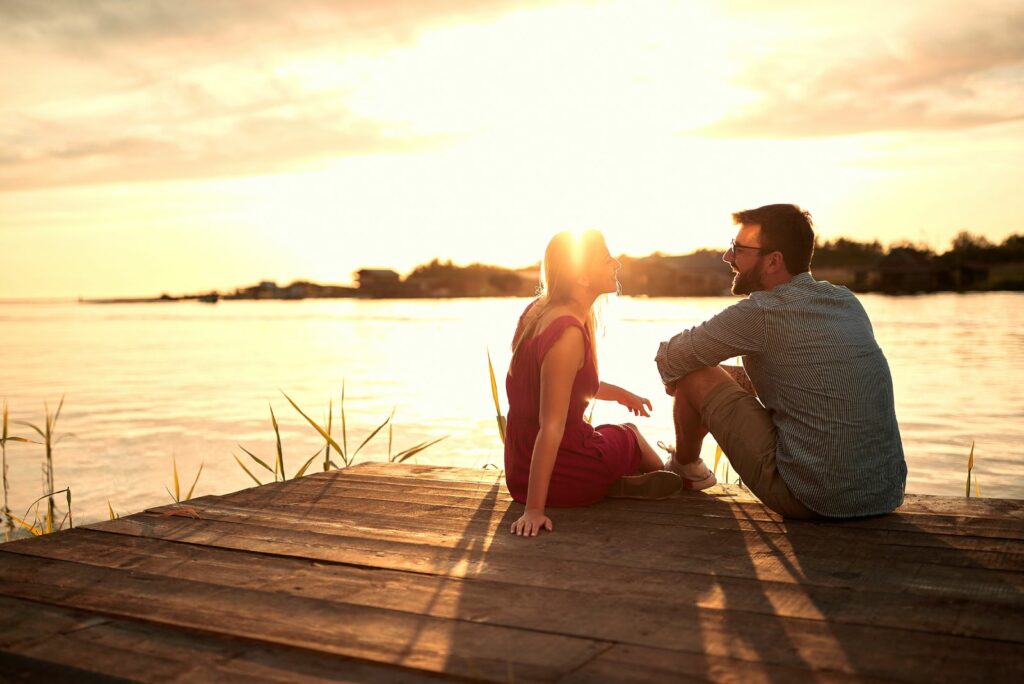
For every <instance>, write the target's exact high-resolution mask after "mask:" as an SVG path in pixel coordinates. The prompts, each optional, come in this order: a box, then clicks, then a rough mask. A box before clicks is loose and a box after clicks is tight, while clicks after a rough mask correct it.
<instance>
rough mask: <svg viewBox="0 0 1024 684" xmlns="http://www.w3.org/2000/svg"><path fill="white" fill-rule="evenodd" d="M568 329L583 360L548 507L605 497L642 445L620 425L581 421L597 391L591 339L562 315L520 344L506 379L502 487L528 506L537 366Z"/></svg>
mask: <svg viewBox="0 0 1024 684" xmlns="http://www.w3.org/2000/svg"><path fill="white" fill-rule="evenodd" d="M572 326H575V327H577V328H579V329H580V330H582V331H583V345H584V355H583V356H584V358H585V359H586V361H585V362H584V364H583V368H581V369H580V370H579V371H578V372H577V373H576V379H575V381H574V382H573V385H572V394H571V395H570V397H569V410H568V414H567V415H566V419H565V433H564V434H563V435H562V443H561V444H560V445H559V447H558V456H557V457H556V458H555V467H554V469H553V470H552V472H551V484H550V486H549V488H548V500H547V504H546V505H548V506H555V507H568V506H587V505H589V504H593V503H596V502H598V501H600V500H601V499H603V498H604V496H605V493H607V491H608V488H609V487H610V486H611V485H612V483H613V482H615V480H617V479H619V478H620V477H622V476H623V475H631V474H633V473H635V472H636V471H637V470H638V469H639V468H640V446H639V444H637V440H636V435H634V434H633V432H632V431H631V430H630V429H629V428H626V427H623V426H622V425H599V426H597V427H596V428H594V427H591V426H590V425H589V424H588V423H587V422H586V421H585V420H583V412H584V411H585V410H586V408H587V404H588V403H589V399H590V398H591V397H593V396H594V395H595V394H596V393H597V388H598V385H599V382H598V379H597V366H596V365H595V364H594V359H593V356H592V355H591V353H590V345H591V341H590V336H589V335H588V334H587V329H586V327H585V326H584V325H583V324H582V323H580V322H579V321H578V320H576V318H575V317H573V316H561V317H559V318H557V319H555V320H554V321H552V322H551V323H550V324H549V325H548V327H547V328H545V329H544V330H543V331H542V332H540V333H539V334H537V335H535V336H534V337H533V338H531V339H529V340H525V341H524V342H523V343H522V346H521V347H520V350H519V353H518V354H517V355H516V358H515V359H514V361H513V365H512V367H511V368H510V369H509V371H510V372H509V374H508V377H507V378H506V379H505V390H506V392H507V393H508V418H507V427H506V430H505V484H506V485H507V486H508V491H509V493H510V494H512V498H513V499H515V500H516V501H518V502H519V503H526V493H527V489H528V487H529V482H530V462H531V461H532V458H533V445H534V442H536V440H537V433H538V432H539V431H540V425H539V423H538V415H539V409H540V367H541V363H542V362H543V360H544V355H545V354H547V352H548V350H549V349H551V347H552V346H554V344H555V342H557V341H558V339H559V338H560V337H561V336H562V334H563V333H564V332H565V330H566V329H567V328H569V327H572Z"/></svg>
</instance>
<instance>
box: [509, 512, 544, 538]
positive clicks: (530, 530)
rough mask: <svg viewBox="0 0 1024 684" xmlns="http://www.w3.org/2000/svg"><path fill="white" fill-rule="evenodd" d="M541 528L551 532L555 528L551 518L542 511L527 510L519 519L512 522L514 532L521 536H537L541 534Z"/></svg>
mask: <svg viewBox="0 0 1024 684" xmlns="http://www.w3.org/2000/svg"><path fill="white" fill-rule="evenodd" d="M541 528H544V529H546V530H547V531H548V532H551V531H552V530H553V529H554V527H552V525H551V518H549V517H548V516H546V515H544V513H543V512H542V511H530V510H527V511H526V512H525V513H523V515H522V516H520V518H519V520H516V521H515V522H514V523H512V534H515V535H519V536H520V537H536V536H537V535H538V534H540V530H541Z"/></svg>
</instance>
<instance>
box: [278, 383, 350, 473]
mask: <svg viewBox="0 0 1024 684" xmlns="http://www.w3.org/2000/svg"><path fill="white" fill-rule="evenodd" d="M281 394H284V392H281ZM284 398H285V399H287V400H288V403H289V404H291V405H292V408H294V409H295V410H296V411H298V412H299V415H300V416H302V417H303V418H305V419H306V422H307V423H309V424H310V425H312V426H313V429H314V430H316V431H317V432H319V433H320V436H321V437H323V438H324V439H326V440H327V442H328V443H329V444H330V445H331V446H333V447H334V449H335V451H337V452H338V453H339V454H341V458H342V459H343V460H345V456H346V453H345V450H344V449H343V448H342V447H341V445H340V444H338V442H337V441H336V440H335V439H334V438H333V437H331V436H330V435H329V434H327V431H326V430H324V429H323V428H322V427H320V426H319V425H318V424H317V422H316V421H315V420H313V419H312V418H310V417H309V416H307V415H306V414H305V412H304V411H303V410H302V409H300V408H299V405H298V404H296V403H295V402H294V401H292V398H291V397H289V396H288V395H287V394H284ZM345 465H348V461H347V460H346V462H345Z"/></svg>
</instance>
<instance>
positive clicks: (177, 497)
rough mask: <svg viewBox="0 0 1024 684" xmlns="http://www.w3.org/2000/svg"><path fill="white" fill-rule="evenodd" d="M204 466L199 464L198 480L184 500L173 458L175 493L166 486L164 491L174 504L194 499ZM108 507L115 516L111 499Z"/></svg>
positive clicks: (176, 460) (175, 460) (176, 466)
mask: <svg viewBox="0 0 1024 684" xmlns="http://www.w3.org/2000/svg"><path fill="white" fill-rule="evenodd" d="M204 465H206V464H205V463H200V464H199V470H198V471H196V479H194V480H193V481H192V486H191V487H189V489H188V493H187V494H186V495H185V498H182V497H181V484H180V478H179V477H178V459H177V458H175V457H174V456H172V457H171V468H172V473H173V475H174V491H173V492H172V491H171V490H170V489H167V487H166V486H165V487H164V489H166V490H167V493H168V494H170V496H171V498H172V499H174V503H181V502H182V501H188V500H189V499H191V498H192V493H193V492H195V490H196V484H197V483H198V482H199V476H200V475H202V474H203V466H204ZM107 507H108V508H109V509H110V511H109V512H110V515H111V516H113V515H114V509H113V508H110V500H109V499H107ZM111 519H113V517H111Z"/></svg>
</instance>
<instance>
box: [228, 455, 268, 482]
mask: <svg viewBox="0 0 1024 684" xmlns="http://www.w3.org/2000/svg"><path fill="white" fill-rule="evenodd" d="M231 455H232V456H234V457H235V462H236V463H238V467H240V468H241V469H242V470H244V471H245V474H246V475H248V476H249V477H251V478H252V480H253V482H255V483H256V484H258V485H261V484H263V483H262V482H260V481H259V479H258V478H257V477H256V476H255V475H253V474H252V473H251V472H249V469H248V468H246V467H245V464H244V463H242V461H241V459H240V458H238V456H235V455H234V454H231Z"/></svg>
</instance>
